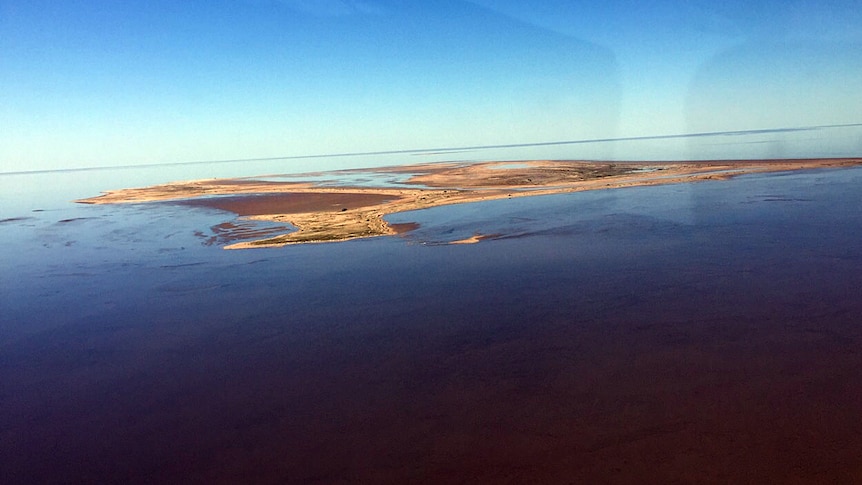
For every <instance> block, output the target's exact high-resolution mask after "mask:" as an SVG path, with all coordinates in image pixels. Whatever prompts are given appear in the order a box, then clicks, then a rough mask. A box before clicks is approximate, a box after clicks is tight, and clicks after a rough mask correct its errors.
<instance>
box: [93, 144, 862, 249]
mask: <svg viewBox="0 0 862 485" xmlns="http://www.w3.org/2000/svg"><path fill="white" fill-rule="evenodd" d="M860 164H862V159H860V158H829V159H799V160H787V159H781V160H729V161H697V162H613V163H611V162H589V161H551V160H535V161H513V162H475V163H467V162H446V163H431V164H419V165H404V166H395V167H383V168H372V169H361V170H343V171H337V172H329V174H331V175H332V176H333V177H335V176H336V175H344V174H404V175H405V177H406V178H405V179H404V181H403V182H400V183H397V184H392V183H390V184H388V185H387V186H381V187H358V186H349V185H345V186H338V185H333V183H332V180H329V181H327V174H326V173H322V174H318V175H320V177H321V180H320V181H318V182H314V183H311V182H290V181H285V182H273V181H271V180H256V179H255V178H253V177H250V178H238V179H212V180H198V181H187V182H174V183H169V184H163V185H155V186H151V187H143V188H129V189H120V190H114V191H109V192H106V193H104V194H103V195H100V196H98V197H92V198H88V199H82V200H79V201H77V202H81V203H88V204H121V203H141V202H153V201H174V202H176V203H179V204H184V205H190V206H203V207H210V208H215V209H220V210H225V211H229V212H233V213H235V214H237V215H239V216H243V217H244V218H246V219H247V220H264V221H272V222H277V223H289V224H291V225H293V226H294V227H296V228H297V230H295V231H293V232H290V233H287V234H278V235H275V236H269V237H264V238H261V239H255V240H251V241H243V242H236V243H233V244H229V245H227V246H225V248H226V249H244V248H254V247H278V246H284V245H288V244H299V243H317V242H334V241H345V240H349V239H355V238H363V237H374V236H383V235H392V234H399V233H402V232H405V231H406V230H409V229H411V226H410V225H404V224H402V225H399V226H395V225H393V224H389V223H388V222H387V221H386V220H385V219H384V217H385V216H386V215H388V214H395V213H398V212H406V211H412V210H417V209H425V208H431V207H437V206H442V205H450V204H462V203H469V202H478V201H486V200H495V199H504V198H512V197H527V196H534V195H549V194H560V193H567V192H577V191H584V190H599V189H618V188H623V187H634V186H644V185H660V184H675V183H687V182H697V181H704V180H722V179H728V178H731V177H735V176H738V175H743V174H751V173H759V172H783V171H790V170H803V169H818V168H840V167H850V166H856V165H860ZM322 182H327V183H326V184H325V185H324V184H323V183H322ZM267 234H268V233H267ZM487 238H488V237H487V236H481V235H476V236H474V237H472V238H468V239H465V240H461V241H455V242H456V243H461V244H465V243H476V242H479V241H481V240H483V239H487Z"/></svg>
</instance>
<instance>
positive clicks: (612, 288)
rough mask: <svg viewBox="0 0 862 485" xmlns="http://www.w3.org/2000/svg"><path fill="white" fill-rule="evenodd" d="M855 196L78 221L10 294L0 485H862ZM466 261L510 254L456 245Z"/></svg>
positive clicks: (786, 191)
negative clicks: (236, 246)
mask: <svg viewBox="0 0 862 485" xmlns="http://www.w3.org/2000/svg"><path fill="white" fill-rule="evenodd" d="M860 182H862V171H860V170H845V171H833V172H812V173H808V174H795V175H789V176H783V175H770V176H758V177H747V178H743V179H739V180H734V181H728V182H718V183H703V184H694V185H685V186H673V187H672V186H668V187H647V188H638V189H626V190H621V191H610V192H595V193H583V194H572V195H567V196H554V197H542V198H536V199H531V200H528V199H521V200H518V201H499V202H494V203H488V204H474V205H471V206H453V207H447V208H439V209H435V210H432V211H427V212H421V213H415V214H409V213H405V214H400V215H398V217H397V218H395V219H393V220H394V221H395V222H404V223H406V222H418V223H419V224H420V226H419V227H418V228H415V230H413V231H410V232H408V233H405V234H404V235H402V236H399V237H392V238H376V239H371V240H364V241H353V242H347V243H339V244H329V245H327V244H324V245H309V246H292V247H289V248H282V249H270V250H251V251H238V252H237V251H221V250H220V249H219V248H218V247H215V246H200V245H199V241H198V239H197V238H195V237H194V236H193V235H192V234H191V231H192V227H190V226H195V227H196V228H199V229H201V230H206V229H207V228H209V227H212V226H214V225H215V224H216V221H218V220H224V217H225V216H223V215H215V214H210V215H207V216H206V217H207V218H206V219H202V217H203V215H202V213H200V212H194V211H192V212H183V211H187V210H188V209H186V208H176V207H174V208H172V209H168V208H167V206H154V208H150V209H147V208H144V207H139V208H136V209H122V208H82V209H80V210H81V211H84V212H82V214H83V215H89V216H90V219H77V220H76V221H73V222H69V223H63V224H55V225H51V226H45V227H42V228H37V230H38V231H41V232H39V234H40V236H39V239H36V240H32V241H31V242H32V243H33V244H32V246H26V247H25V246H21V247H20V248H19V252H18V253H17V254H20V257H19V258H18V261H21V262H20V264H18V265H17V266H7V267H8V268H11V269H10V271H8V272H6V273H5V275H9V274H15V275H16V277H15V279H14V281H13V279H12V278H10V277H7V276H4V278H3V280H2V281H3V284H4V285H3V300H2V307H0V310H2V313H0V315H2V317H3V318H2V321H3V326H2V332H3V333H2V338H3V340H2V347H0V350H2V353H0V382H2V387H0V406H2V413H0V463H2V464H3V466H2V467H0V474H2V475H0V481H2V482H3V483H109V482H114V483H117V482H123V483H177V482H186V483H188V482H192V483H237V482H262V483H353V482H360V483H380V482H383V483H410V482H416V483H524V482H533V483H740V482H742V483H812V482H814V483H818V482H819V483H853V482H858V481H859V480H862V420H860V419H859V416H860V413H862V325H860V317H859V315H862V297H860V291H859V288H862V213H860V211H859V209H858V208H859V207H862V192H860V191H859V190H858V187H859V183H860ZM124 211H126V212H124ZM165 211H168V212H167V213H166V212H165ZM171 211H173V212H171ZM183 214H186V219H183ZM40 217H41V216H40ZM220 218H221V219H220ZM63 219H64V220H65V219H71V217H67V216H66V215H64V216H63ZM228 220H229V217H228ZM153 221H156V222H160V224H161V225H159V224H155V223H153V224H150V223H151V222H153ZM19 223H20V224H25V223H27V224H31V223H32V222H27V221H21V222H10V223H8V224H6V225H4V227H6V226H8V225H9V224H19ZM169 228H170V229H169ZM85 229H87V230H88V231H93V232H87V231H85ZM184 231H185V232H184ZM476 232H478V233H485V234H500V235H502V236H501V238H498V239H495V240H489V241H483V242H481V243H479V244H475V245H466V246H464V245H460V246H449V245H440V244H437V243H442V242H445V241H452V240H458V239H463V238H465V237H469V236H470V235H472V234H474V233H476ZM88 234H89V235H88ZM72 235H77V236H78V238H79V239H75V240H71V239H69V238H70V237H71V236H72ZM68 242H72V244H67V243H68ZM421 243H430V244H421ZM43 244H44V246H43ZM181 248H185V249H181ZM31 254H32V255H38V256H39V258H38V259H33V260H32V261H38V262H28V261H31V260H28V259H27V258H28V257H32V258H35V256H28V255H31ZM49 255H51V256H53V257H52V258H48V256H49ZM9 264H10V265H14V264H17V263H15V262H14V261H13V260H11V259H10V260H9ZM13 283H14V284H13Z"/></svg>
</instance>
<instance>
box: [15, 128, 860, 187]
mask: <svg viewBox="0 0 862 485" xmlns="http://www.w3.org/2000/svg"><path fill="white" fill-rule="evenodd" d="M859 126H862V123H844V124H834V125H814V126H802V127H793V128H789V127H788V128H762V129H756V130H729V131H709V132H699V133H682V134H672V135H668V134H665V135H643V136H625V137H613V138H589V139H580V140H563V141H543V142H531V143H507V144H496V145H472V146H458V147H436V148H412V149H401V150H377V151H365V152H339V153H329V154H326V153H319V154H310V155H286V156H280V157H256V158H231V159H220V160H193V161H186V162H154V163H138V164H132V165H106V166H93V167H77V168H57V169H41V170H19V171H13V172H0V175H27V174H38V173H48V172H88V171H96V170H118V169H134V168H153V167H174V166H181V165H205V164H221V163H241V162H267V161H275V160H303V159H314V158H343V157H358V156H369V155H399V154H401V155H410V154H421V153H448V152H462V151H473V150H491V149H500V148H528V147H540V146H555V145H579V144H588V143H608V142H620V141H644V140H669V139H675V138H701V137H708V136H737V135H753V134H767V133H793V132H801V131H814V130H820V129H827V128H850V127H859Z"/></svg>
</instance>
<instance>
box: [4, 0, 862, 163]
mask: <svg viewBox="0 0 862 485" xmlns="http://www.w3.org/2000/svg"><path fill="white" fill-rule="evenodd" d="M859 79H862V14H860V9H858V8H856V2H854V1H830V2H823V1H818V2H812V1H796V2H794V1H791V2H779V1H774V2H770V1H767V2H757V1H747V2H743V1H729V2H707V1H689V2H649V1H642V2H622V1H608V2H571V1H563V0H544V1H534V2H521V1H516V0H494V1H492V0H475V1H459V0H448V1H422V2H410V1H394V0H363V1H358V0H357V1H348V0H317V1H314V0H232V1H227V0H221V1H219V0H211V1H196V0H189V1H181V2H178V1H160V0H150V1H134V0H130V1H124V2H116V1H77V2H73V1H43V0H28V1H4V0H0V171H17V170H44V169H54V168H78V167H92V166H113V165H125V164H142V163H168V162H182V161H195V160H221V159H234V158H255V157H277V156H292V155H304V154H322V153H340V152H362V151H378V150H400V149H412V148H426V147H456V146H465V145H469V146H475V145H495V144H515V143H532V142H544V141H555V140H577V139H590V138H613V137H632V136H647V135H663V134H673V133H695V132H705V131H724V130H755V129H764V128H784V127H797V126H813V125H830V124H843V123H859V122H862V115H860V113H862V92H860V90H859V89H858V85H859Z"/></svg>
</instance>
